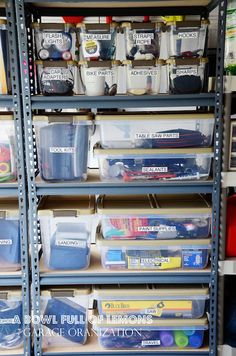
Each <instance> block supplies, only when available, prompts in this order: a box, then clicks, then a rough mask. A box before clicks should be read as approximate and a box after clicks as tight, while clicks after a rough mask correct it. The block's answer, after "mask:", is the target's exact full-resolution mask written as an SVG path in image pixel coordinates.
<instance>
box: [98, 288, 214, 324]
mask: <svg viewBox="0 0 236 356" xmlns="http://www.w3.org/2000/svg"><path fill="white" fill-rule="evenodd" d="M93 297H94V299H95V300H96V301H97V305H98V312H99V315H101V316H102V315H104V316H109V315H119V316H120V315H122V316H137V315H150V316H151V317H152V318H153V319H156V318H196V319H197V318H201V317H202V316H203V315H204V313H205V309H206V308H205V306H206V301H207V300H208V299H209V289H208V288H205V287H203V286H191V285H190V286H189V285H188V286H187V287H186V286H173V285H172V286H168V285H167V286H166V285H165V286H163V285H154V284H146V285H135V286H130V285H118V286H116V285H110V286H96V287H94V290H93Z"/></svg>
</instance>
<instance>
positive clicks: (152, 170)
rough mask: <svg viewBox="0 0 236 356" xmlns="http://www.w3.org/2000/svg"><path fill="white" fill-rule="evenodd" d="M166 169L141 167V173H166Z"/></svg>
mask: <svg viewBox="0 0 236 356" xmlns="http://www.w3.org/2000/svg"><path fill="white" fill-rule="evenodd" d="M167 172H168V167H142V173H167Z"/></svg>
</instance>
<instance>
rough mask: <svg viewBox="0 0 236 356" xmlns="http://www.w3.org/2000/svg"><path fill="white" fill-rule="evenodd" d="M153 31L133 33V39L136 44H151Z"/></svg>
mask: <svg viewBox="0 0 236 356" xmlns="http://www.w3.org/2000/svg"><path fill="white" fill-rule="evenodd" d="M153 39H154V33H134V34H133V40H134V43H135V44H136V45H147V46H149V45H151V44H152V40H153Z"/></svg>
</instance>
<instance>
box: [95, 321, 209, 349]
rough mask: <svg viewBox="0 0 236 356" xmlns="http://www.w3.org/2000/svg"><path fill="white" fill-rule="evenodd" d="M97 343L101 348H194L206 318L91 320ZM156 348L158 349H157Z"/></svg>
mask: <svg viewBox="0 0 236 356" xmlns="http://www.w3.org/2000/svg"><path fill="white" fill-rule="evenodd" d="M94 329H95V330H96V333H97V335H98V339H99V344H100V345H101V346H102V347H103V348H105V349H142V350H144V349H151V350H153V349H155V348H157V349H158V348H160V349H161V350H163V351H164V352H165V351H166V348H170V350H171V348H175V349H176V348H177V349H179V350H185V349H198V348H201V347H202V346H203V344H204V337H205V334H206V331H207V330H208V321H207V318H206V317H204V318H201V319H159V320H152V319H151V320H150V319H147V320H146V319H142V320H141V322H140V320H139V321H138V319H137V322H136V323H135V322H134V319H133V318H132V320H130V321H129V318H126V319H125V320H124V319H118V320H117V321H116V322H114V321H111V320H110V319H105V320H101V321H99V320H98V322H97V323H96V321H95V322H94ZM161 350H159V351H161Z"/></svg>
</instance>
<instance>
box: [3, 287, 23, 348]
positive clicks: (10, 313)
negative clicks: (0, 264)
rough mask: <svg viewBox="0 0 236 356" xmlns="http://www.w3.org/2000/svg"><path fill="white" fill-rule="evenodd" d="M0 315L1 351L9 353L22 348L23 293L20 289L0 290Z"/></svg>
mask: <svg viewBox="0 0 236 356" xmlns="http://www.w3.org/2000/svg"><path fill="white" fill-rule="evenodd" d="M0 314H1V319H0V320H1V333H0V350H1V351H4V352H9V351H7V350H11V349H18V348H21V347H22V346H23V341H24V335H23V307H22V292H21V290H20V289H19V288H15V287H11V288H9V289H6V288H4V287H1V288H0ZM4 354H5V353H4Z"/></svg>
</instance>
